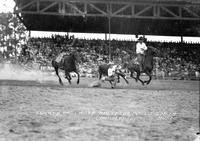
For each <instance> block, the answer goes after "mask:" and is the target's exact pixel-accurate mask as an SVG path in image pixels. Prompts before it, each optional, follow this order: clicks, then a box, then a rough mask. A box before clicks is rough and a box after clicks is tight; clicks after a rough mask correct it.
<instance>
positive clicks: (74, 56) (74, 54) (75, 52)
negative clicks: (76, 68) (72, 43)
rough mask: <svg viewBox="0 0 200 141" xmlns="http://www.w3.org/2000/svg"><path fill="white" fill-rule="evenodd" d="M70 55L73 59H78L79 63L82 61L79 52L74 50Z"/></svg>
mask: <svg viewBox="0 0 200 141" xmlns="http://www.w3.org/2000/svg"><path fill="white" fill-rule="evenodd" d="M70 55H71V57H72V58H73V60H75V61H77V62H78V63H80V62H81V57H80V53H79V52H77V51H73V52H72V53H71V54H70Z"/></svg>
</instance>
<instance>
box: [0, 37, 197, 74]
mask: <svg viewBox="0 0 200 141" xmlns="http://www.w3.org/2000/svg"><path fill="white" fill-rule="evenodd" d="M136 43H137V41H118V40H112V41H111V56H112V60H113V61H114V62H115V63H120V62H123V61H126V60H127V59H129V58H130V57H131V56H135V46H136ZM146 44H147V46H153V47H156V48H157V49H159V50H160V52H161V53H162V55H161V56H156V57H155V61H154V62H155V64H154V73H155V74H156V75H157V76H159V75H160V76H162V77H163V78H164V77H165V76H173V75H176V76H177V75H178V76H179V77H180V78H185V77H186V76H188V77H190V76H194V77H199V72H200V53H199V52H200V44H194V43H193V44H192V43H174V42H170V43H169V42H150V41H148V39H147V42H146ZM108 46H109V41H107V40H100V39H98V40H97V39H93V40H86V39H77V38H75V37H74V36H68V35H65V36H61V35H52V36H51V37H44V38H29V40H28V41H27V43H26V44H24V45H22V46H21V47H20V50H18V57H19V61H20V62H21V63H24V64H27V63H29V62H39V63H40V64H42V63H43V64H47V65H50V62H51V60H52V58H54V57H56V56H57V55H58V54H59V53H61V52H62V51H65V52H71V51H73V50H78V51H79V52H80V54H81V55H80V56H81V64H80V66H81V68H80V70H81V71H82V72H89V73H93V72H95V70H94V69H93V68H97V67H96V66H98V65H99V63H102V62H108V61H109V60H108V59H109V47H108ZM1 54H2V56H3V57H4V58H8V57H9V55H8V52H6V51H5V50H3V51H1Z"/></svg>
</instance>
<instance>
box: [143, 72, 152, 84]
mask: <svg viewBox="0 0 200 141" xmlns="http://www.w3.org/2000/svg"><path fill="white" fill-rule="evenodd" d="M146 74H147V75H148V76H149V80H148V81H145V82H144V83H147V85H148V84H149V83H150V82H151V79H152V75H151V73H150V72H149V71H147V72H146Z"/></svg>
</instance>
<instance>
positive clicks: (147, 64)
mask: <svg viewBox="0 0 200 141" xmlns="http://www.w3.org/2000/svg"><path fill="white" fill-rule="evenodd" d="M158 53H159V51H158V50H157V49H156V48H154V47H151V46H149V47H148V49H147V50H146V51H145V59H144V62H143V70H142V71H140V67H139V64H137V63H136V61H135V58H134V59H132V60H130V61H129V62H125V63H124V64H123V68H127V69H128V70H129V71H130V73H131V74H130V76H131V77H132V78H134V79H135V81H136V82H137V81H138V80H139V81H140V82H141V83H142V85H144V84H145V83H146V84H147V85H148V84H149V83H150V82H151V79H152V70H153V57H154V56H155V55H156V54H158ZM134 72H136V74H137V75H136V77H134V76H133V73H134ZM141 73H146V74H147V75H148V76H149V80H147V81H143V80H141V79H140V75H141Z"/></svg>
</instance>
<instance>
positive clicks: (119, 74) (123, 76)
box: [117, 73, 129, 84]
mask: <svg viewBox="0 0 200 141" xmlns="http://www.w3.org/2000/svg"><path fill="white" fill-rule="evenodd" d="M119 76H121V77H122V78H123V79H124V80H125V81H126V83H127V84H128V83H129V82H128V80H127V79H126V78H125V75H123V74H121V73H118V75H117V77H118V80H119Z"/></svg>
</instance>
